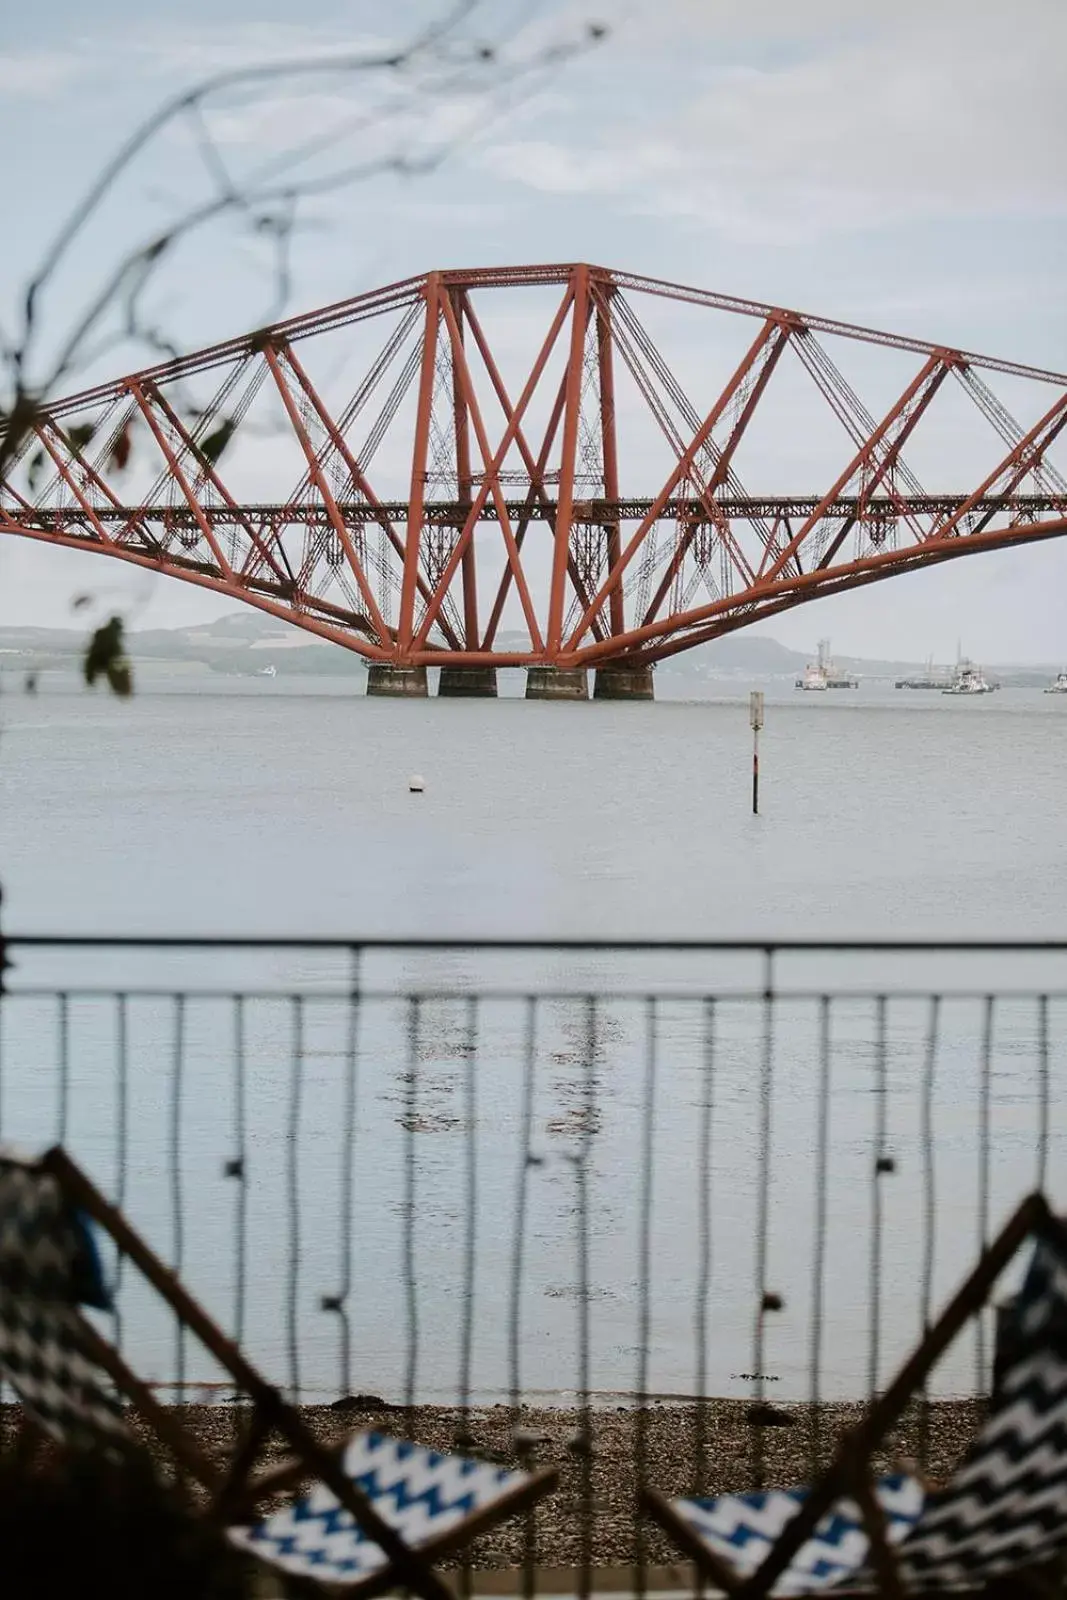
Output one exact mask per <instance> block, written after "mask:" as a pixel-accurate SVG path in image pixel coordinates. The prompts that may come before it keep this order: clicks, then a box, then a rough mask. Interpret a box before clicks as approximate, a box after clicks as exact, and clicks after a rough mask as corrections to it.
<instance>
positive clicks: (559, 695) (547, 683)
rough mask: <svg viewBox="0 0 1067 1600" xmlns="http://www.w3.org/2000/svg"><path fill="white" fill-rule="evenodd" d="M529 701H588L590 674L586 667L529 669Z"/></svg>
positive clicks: (527, 670)
mask: <svg viewBox="0 0 1067 1600" xmlns="http://www.w3.org/2000/svg"><path fill="white" fill-rule="evenodd" d="M526 698H527V700H588V699H589V674H588V673H587V672H586V670H585V668H584V667H527V669H526Z"/></svg>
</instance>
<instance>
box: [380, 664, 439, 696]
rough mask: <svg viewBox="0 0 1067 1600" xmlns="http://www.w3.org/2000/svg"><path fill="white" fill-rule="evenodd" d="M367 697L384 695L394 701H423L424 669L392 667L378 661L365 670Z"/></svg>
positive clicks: (427, 691)
mask: <svg viewBox="0 0 1067 1600" xmlns="http://www.w3.org/2000/svg"><path fill="white" fill-rule="evenodd" d="M367 693H368V695H375V696H377V695H385V696H388V697H389V698H391V699H394V700H425V698H426V696H427V694H428V693H429V690H428V689H427V687H426V668H425V667H394V666H392V665H386V664H384V663H383V662H380V661H373V662H371V665H370V667H369V668H368V669H367Z"/></svg>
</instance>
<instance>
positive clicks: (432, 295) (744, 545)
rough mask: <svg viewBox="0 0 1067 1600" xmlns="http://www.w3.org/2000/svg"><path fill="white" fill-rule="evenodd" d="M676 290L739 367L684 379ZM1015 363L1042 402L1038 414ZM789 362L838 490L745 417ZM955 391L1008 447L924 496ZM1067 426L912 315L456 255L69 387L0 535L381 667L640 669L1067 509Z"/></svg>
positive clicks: (1031, 377) (1060, 526)
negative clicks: (331, 387) (873, 323)
mask: <svg viewBox="0 0 1067 1600" xmlns="http://www.w3.org/2000/svg"><path fill="white" fill-rule="evenodd" d="M533 290H536V291H538V292H539V296H540V298H539V299H538V300H537V305H538V306H539V307H541V308H542V310H541V311H539V312H538V313H537V314H538V315H540V316H542V322H541V325H540V326H541V328H542V329H543V337H539V339H538V342H537V346H536V349H535V351H534V354H533V358H532V360H530V359H529V355H528V353H527V354H525V355H524V356H523V358H522V362H521V366H520V369H519V371H518V374H517V376H516V375H515V373H514V372H512V371H509V370H508V360H507V359H506V358H507V357H508V356H509V355H513V354H514V351H513V348H512V347H513V345H514V338H513V335H514V332H515V328H514V326H511V328H510V332H509V324H508V322H507V319H506V318H505V323H504V333H503V335H502V336H501V335H499V334H496V333H493V332H492V330H491V328H490V320H489V318H488V316H487V314H486V311H485V309H484V307H485V304H486V303H487V302H488V301H490V300H493V304H494V305H495V307H496V309H497V311H499V309H500V306H501V305H503V307H504V310H505V312H509V311H511V310H512V309H513V308H515V307H517V304H518V297H519V296H520V294H521V293H527V292H528V291H533ZM494 297H496V298H495V299H494ZM653 303H654V306H655V308H658V309H659V310H660V312H661V313H662V311H663V308H664V307H668V308H669V313H670V316H671V317H672V318H673V319H674V322H673V323H672V326H673V327H674V328H675V330H676V332H680V335H681V337H682V338H683V341H684V349H685V352H686V355H687V359H688V361H689V365H690V366H693V352H694V351H700V350H701V349H702V341H703V340H704V338H705V337H706V334H707V330H708V328H709V326H710V324H709V321H708V319H709V316H714V317H715V318H717V319H718V321H719V322H722V321H723V320H724V319H728V320H729V323H730V325H731V329H732V331H733V334H734V336H736V333H737V331H738V330H740V332H741V334H742V335H743V337H742V339H741V341H740V351H739V359H735V358H734V357H733V356H731V358H730V361H729V362H728V363H726V372H727V373H728V375H726V376H725V381H724V371H723V367H722V366H721V365H720V366H719V368H718V370H716V371H711V370H710V369H711V368H712V367H714V366H715V361H714V360H713V359H712V357H711V356H710V355H709V359H708V368H709V372H704V371H703V370H701V371H700V372H699V373H698V374H697V376H698V378H699V382H700V385H701V387H702V388H703V390H704V391H705V392H703V393H701V394H699V395H697V396H695V397H694V398H690V392H689V390H688V389H687V388H686V387H685V386H683V382H682V380H681V378H680V376H679V375H678V370H677V367H676V366H674V365H669V364H668V362H667V360H666V359H665V358H664V356H663V355H662V354H661V351H660V348H659V346H658V345H657V343H656V342H654V340H653V338H652V336H651V335H650V333H649V332H648V329H647V327H646V323H645V321H643V320H642V318H641V317H640V316H639V315H638V309H637V308H638V306H640V307H641V309H642V311H645V312H646V318H647V316H648V314H649V312H648V311H646V307H651V306H653ZM524 305H525V302H524ZM701 319H703V320H701ZM527 320H529V319H527ZM374 323H379V324H380V325H381V328H380V329H379V330H378V331H377V333H376V336H375V345H374V354H373V356H372V358H371V359H370V360H369V362H368V363H367V364H366V366H365V369H364V370H363V373H362V378H361V381H360V382H359V383H358V385H357V386H356V387H355V389H354V390H353V389H352V387H351V385H349V387H348V389H347V397H346V398H344V399H343V403H340V404H338V403H336V402H335V401H334V400H332V399H330V398H328V397H327V396H326V394H325V387H324V384H323V383H322V382H321V381H318V380H314V379H313V377H312V375H311V372H310V370H309V360H308V355H309V352H312V351H313V350H318V351H320V353H321V352H325V353H326V355H327V356H329V355H331V354H333V355H335V356H336V355H337V354H338V353H339V352H340V353H341V354H344V352H345V350H347V349H348V347H349V344H350V342H351V341H352V340H353V339H354V338H355V336H356V334H357V332H360V330H361V328H362V329H363V331H364V332H365V331H366V328H365V327H363V325H367V326H370V327H371V332H372V333H373V332H374V329H373V326H372V325H373V324H374ZM746 324H747V327H746ZM381 329H384V330H385V337H384V341H383V339H382V334H381ZM841 341H844V342H846V343H848V344H849V345H850V346H851V347H853V348H854V349H855V348H861V350H862V354H863V357H864V361H865V362H866V363H869V362H870V361H871V360H872V359H874V357H875V356H877V357H878V359H881V358H882V357H883V356H889V357H891V358H892V360H893V361H894V362H896V363H897V364H898V365H899V363H901V362H903V361H907V363H908V366H907V370H906V372H905V373H904V378H903V381H900V380H899V379H897V380H895V381H894V384H893V388H892V398H891V400H890V403H889V404H888V405H886V404H884V403H882V404H880V405H879V406H878V407H877V408H876V409H875V410H874V411H871V410H868V408H867V406H866V405H865V404H864V402H863V401H862V400H861V399H860V396H859V394H858V393H857V391H856V389H855V388H853V386H852V384H851V382H850V381H849V380H847V379H846V378H845V376H844V375H843V373H842V371H841V370H840V369H839V367H838V365H837V364H836V363H835V361H834V359H833V358H832V357H831V355H830V353H829V351H828V349H827V345H828V344H830V345H832V346H834V348H835V349H837V348H838V347H839V344H840V342H841ZM718 349H719V346H718V345H717V344H716V345H715V346H714V351H715V352H716V353H717V352H718ZM514 364H515V363H514V361H512V366H514ZM697 364H698V365H699V363H697ZM787 372H791V374H792V375H791V377H789V378H788V380H787V378H786V374H787ZM709 373H710V375H709ZM1001 379H1003V380H1004V382H1006V383H1007V384H1008V385H1009V386H1010V387H1011V388H1012V390H1013V393H1018V394H1023V393H1026V394H1029V395H1032V396H1033V397H1034V400H1035V403H1034V404H1033V406H1032V407H1031V411H1032V415H1030V413H1028V415H1027V419H1026V420H1025V421H1018V420H1016V417H1015V415H1013V412H1012V411H1011V410H1009V408H1008V406H1007V404H1006V403H1005V402H1004V401H1003V400H1002V399H1001V398H1000V397H999V396H998V395H997V394H996V393H995V392H994V389H993V387H992V384H993V383H994V382H997V383H998V385H1000V383H1001ZM798 381H799V382H802V383H803V384H804V386H805V398H804V400H803V402H802V404H800V408H799V410H798V404H799V402H798V401H797V400H796V398H795V397H796V396H797V395H799V392H800V391H799V389H798V388H797V384H798ZM205 385H210V394H209V395H206V394H205V393H204V386H205ZM783 385H786V387H787V392H788V395H789V396H792V397H794V398H792V399H791V400H790V405H791V406H792V411H791V412H790V411H789V407H787V408H786V411H785V412H783V413H782V415H785V416H789V415H791V416H792V417H793V420H794V422H795V423H796V422H797V421H798V418H799V422H800V423H802V424H803V429H804V430H809V429H810V427H811V426H812V425H813V422H814V421H815V420H819V421H820V422H821V423H825V424H826V425H827V426H828V428H829V430H830V433H831V434H832V441H833V442H832V449H833V451H834V452H836V453H835V454H833V455H831V456H829V457H827V458H826V459H827V460H829V461H831V462H832V463H833V464H832V466H831V467H829V468H828V469H823V471H822V487H820V488H819V489H818V490H817V491H816V492H814V493H810V492H809V493H805V494H796V495H788V494H787V495H781V494H775V493H757V492H753V490H752V488H751V487H745V485H744V484H743V482H742V479H741V476H740V474H741V473H742V472H744V474H745V478H746V480H748V481H749V482H750V483H751V481H752V480H751V478H750V468H749V465H748V464H747V463H748V462H749V461H750V460H751V462H752V463H753V465H752V469H751V470H754V471H755V472H757V473H758V474H760V475H761V476H762V475H764V473H765V471H766V470H767V468H768V466H769V465H773V462H774V456H775V450H774V448H773V447H770V446H768V445H767V444H765V445H764V447H763V450H762V454H761V453H760V452H759V451H754V450H753V449H752V447H751V442H752V440H753V438H754V436H755V433H756V432H757V430H758V427H759V424H760V421H761V418H766V417H772V418H776V417H777V416H778V413H776V412H775V411H774V403H775V396H776V392H777V391H779V390H781V389H782V388H783ZM789 385H792V387H788V386H789ZM953 390H954V391H955V396H956V405H957V410H956V411H955V412H953V413H952V422H951V427H950V428H949V429H948V431H947V432H945V431H944V425H942V427H943V431H942V433H941V434H936V433H935V435H934V441H935V445H936V442H937V440H938V439H939V438H941V439H944V438H948V437H949V436H950V435H951V437H952V438H957V437H959V435H960V433H961V430H963V429H967V430H971V431H973V432H974V435H975V437H974V440H973V441H971V440H970V438H969V437H968V441H967V442H968V452H967V453H968V454H969V455H970V456H973V457H974V458H975V459H978V458H979V457H981V459H982V461H983V462H984V465H983V466H981V467H980V468H979V469H978V470H977V472H976V474H975V476H974V479H973V481H969V482H965V483H963V484H959V483H956V484H955V486H954V488H953V489H952V491H951V492H946V491H945V490H943V489H938V490H936V491H933V490H927V489H926V488H924V486H923V483H922V482H921V481H920V480H919V478H918V476H917V475H916V472H915V471H914V470H913V469H912V465H910V464H909V462H910V461H911V460H912V459H913V458H912V452H913V450H914V449H916V448H918V446H919V445H920V443H921V441H922V437H923V430H924V428H926V429H927V430H929V429H930V428H931V426H932V419H933V417H934V415H935V413H936V409H937V408H936V405H935V402H939V403H940V402H941V401H943V398H944V396H945V395H946V394H947V393H949V392H950V391H953ZM194 391H200V392H201V395H202V397H201V398H200V399H199V400H198V401H196V402H195V403H194V402H193V400H192V398H191V396H192V394H193V392H194ZM960 397H962V400H963V402H964V409H963V412H961V411H960V410H959V409H958V408H959V405H960ZM1065 425H1067V377H1065V376H1063V375H1061V374H1058V373H1054V372H1046V371H1040V370H1037V369H1034V368H1030V367H1023V366H1020V365H1018V364H1016V363H1012V362H1008V361H997V360H993V359H989V358H985V357H981V356H977V355H974V354H970V353H967V352H964V351H960V350H954V349H949V348H945V347H942V346H937V345H932V344H927V343H924V342H923V341H921V340H918V339H911V338H896V337H893V336H891V335H889V334H884V333H879V332H875V331H873V330H870V329H867V328H860V327H853V326H850V325H848V324H844V323H839V322H833V321H830V320H828V319H826V318H822V317H813V316H802V315H799V314H798V313H795V312H792V311H787V310H783V309H781V308H778V307H774V306H768V305H761V304H757V303H755V302H752V301H747V300H740V299H735V298H732V297H729V296H726V295H719V294H712V293H707V292H704V291H702V290H698V289H688V288H683V287H680V286H677V285H674V284H669V283H662V282H658V281H654V280H650V279H644V278H638V277H634V276H631V275H629V274H627V273H622V272H613V271H608V270H606V269H604V268H600V267H592V266H587V265H565V266H545V267H514V268H508V269H493V270H487V271H454V272H431V273H429V274H427V275H425V276H423V277H418V278H412V279H409V280H407V281H405V282H403V283H398V284H394V285H392V286H390V287H388V288H385V289H380V290H377V291H375V292H374V293H371V294H365V295H361V296H358V297H357V298H355V299H352V300H348V301H345V302H343V303H341V304H339V305H335V306H332V307H330V308H328V309H326V310H324V311H319V312H316V313H314V314H312V315H308V316H301V317H296V318H293V319H291V320H289V321H287V322H283V323H279V324H277V325H276V326H273V327H271V328H268V329H263V330H259V331H257V332H255V333H252V334H249V335H246V336H245V337H243V338H240V339H233V340H230V341H229V342H227V343H225V344H220V345H216V346H214V347H213V348H211V349H207V350H202V351H199V352H197V353H196V354H193V355H189V356H186V357H184V358H182V359H180V360H176V361H171V362H168V363H166V364H163V365H160V366H156V367H153V368H151V369H149V370H146V371H142V372H138V373H135V374H133V375H131V376H129V377H126V378H123V379H121V380H119V381H118V382H115V383H110V384H106V385H102V386H99V387H97V388H93V389H90V390H86V391H84V392H82V393H80V394H76V395H72V396H70V397H68V398H66V399H63V400H61V401H58V402H56V403H54V404H51V405H50V406H49V407H48V408H47V409H46V410H45V411H44V412H43V413H42V414H41V415H40V416H39V417H38V419H37V422H36V424H35V427H34V429H33V431H32V432H31V433H30V434H29V435H27V436H26V437H25V438H24V439H23V440H22V441H21V443H20V446H19V449H18V451H17V453H16V455H15V457H14V459H13V461H12V464H11V466H10V468H9V470H8V473H7V477H6V480H5V481H4V482H3V483H0V532H7V533H12V534H19V535H23V536H26V537H29V538H33V539H38V540H41V541H44V542H45V543H51V544H54V545H61V546H68V547H71V548H76V549H91V550H95V551H98V552H99V553H101V554H105V555H109V556H113V557H117V558H119V559H121V560H124V561H128V562H133V563H136V564H138V565H140V566H142V567H148V568H151V569H153V570H156V571H159V572H163V573H166V574H169V575H171V576H174V577H177V578H181V579H184V580H185V581H187V582H190V583H195V584H199V585H201V586H203V587H204V588H207V589H210V590H214V591H216V592H219V593H223V594H227V595H232V596H233V597H234V598H235V599H239V600H242V601H246V602H248V603H249V604H251V605H254V606H257V607H259V608H260V609H261V610H264V611H267V612H270V613H273V614H274V615H276V616H278V617H282V618H285V619H286V620H288V621H290V622H293V623H295V624H297V625H298V626H300V627H302V628H305V629H307V630H309V631H310V632H312V633H315V634H317V635H320V636H321V637H323V638H326V639H330V640H333V641H336V642H337V643H339V644H342V645H344V646H346V647H348V648H349V649H352V650H355V651H358V652H359V653H360V654H361V655H363V656H364V657H366V658H367V659H368V660H370V661H377V662H381V663H396V664H398V665H434V664H438V665H440V664H441V663H442V662H447V663H448V664H450V665H455V666H462V665H471V666H474V665H496V666H502V665H520V664H535V663H539V664H545V665H556V666H561V667H566V666H578V665H590V666H591V665H599V666H605V665H607V666H610V665H612V664H614V663H619V664H629V663H633V664H639V663H648V662H654V661H656V660H660V659H662V658H663V657H665V656H668V655H671V654H673V653H675V652H676V651H679V650H683V649H686V648H689V647H690V646H692V645H695V644H698V643H701V642H704V641H707V640H710V639H714V638H715V637H716V636H718V635H720V634H723V633H726V632H729V631H730V630H732V629H735V628H738V627H741V626H744V625H745V624H747V623H749V622H753V621H756V620H758V619H760V618H764V617H767V616H770V615H773V614H774V613H776V612H778V611H782V610H785V609H787V608H788V607H791V606H795V605H797V604H799V603H801V602H803V601H805V600H810V599H813V598H815V597H817V596H819V595H823V594H827V593H830V592H833V591H836V590H839V589H849V588H855V587H857V586H860V585H863V584H868V583H871V582H874V581H875V580H877V579H880V578H885V577H889V576H891V575H892V574H894V573H900V572H906V571H910V570H913V569H915V568H917V567H920V566H924V565H926V564H929V563H934V562H941V561H946V560H949V559H951V558H953V557H956V556H959V555H963V554H966V553H968V552H971V551H979V550H990V549H995V548H1000V547H1005V546H1009V545H1015V544H1024V543H1027V542H1031V541H1034V540H1039V539H1046V538H1050V537H1054V536H1056V535H1059V534H1063V533H1065V532H1067V482H1065V480H1064V478H1063V477H1062V476H1061V475H1060V473H1059V472H1058V471H1057V470H1056V467H1055V465H1054V463H1053V461H1052V459H1051V455H1050V449H1051V447H1052V445H1053V444H1054V442H1055V441H1056V439H1057V437H1058V436H1059V434H1060V433H1061V431H1062V430H1063V428H1064V427H1065ZM774 427H775V428H778V429H780V428H781V423H780V422H779V421H775V422H774ZM765 431H766V430H765ZM804 437H807V431H805V433H804ZM972 444H973V448H972ZM905 447H907V451H908V458H909V459H908V460H906V459H905ZM746 450H747V451H748V454H747V455H746ZM983 452H984V454H983ZM927 453H928V455H929V454H930V452H929V451H928V452H927ZM286 463H289V465H288V466H287V465H286ZM286 472H288V473H289V476H288V478H287V479H286V480H285V481H284V484H282V485H281V492H280V493H279V492H274V491H271V492H264V489H263V487H262V486H263V485H264V484H265V483H267V482H269V483H270V484H274V483H276V482H280V479H279V475H280V474H281V476H282V478H284V475H285V473H286ZM814 475H815V469H814V468H813V469H812V476H814ZM804 487H806V488H810V482H809V483H807V484H805V485H804ZM635 491H640V492H635ZM650 491H651V492H650ZM505 629H507V630H508V631H507V632H505ZM516 639H518V640H520V643H519V644H516V643H515V642H514V641H515V640H516Z"/></svg>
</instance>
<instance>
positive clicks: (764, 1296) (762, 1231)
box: [752, 946, 777, 1489]
mask: <svg viewBox="0 0 1067 1600" xmlns="http://www.w3.org/2000/svg"><path fill="white" fill-rule="evenodd" d="M763 971H764V979H763V1045H762V1050H761V1059H760V1076H759V1097H760V1108H759V1109H760V1115H759V1152H758V1172H757V1189H756V1262H755V1267H756V1318H755V1331H754V1335H753V1342H752V1373H753V1377H752V1392H753V1400H754V1418H753V1422H754V1425H753V1428H752V1480H753V1483H754V1485H755V1487H756V1488H757V1489H762V1488H763V1471H764V1443H765V1441H764V1437H763V1420H762V1419H763V1415H764V1409H763V1408H764V1403H765V1402H764V1394H765V1380H766V1372H765V1367H764V1362H765V1359H766V1356H765V1350H766V1336H765V1328H764V1323H765V1320H766V1317H767V1315H768V1312H769V1311H771V1310H772V1309H776V1308H777V1302H776V1301H775V1300H774V1299H773V1297H771V1296H770V1290H769V1286H768V1283H767V1261H768V1242H769V1240H768V1236H769V1232H770V1212H771V1135H772V1117H771V1109H772V1096H773V1088H774V949H773V947H771V946H768V947H766V948H765V950H764V952H763Z"/></svg>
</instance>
